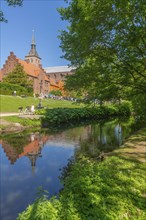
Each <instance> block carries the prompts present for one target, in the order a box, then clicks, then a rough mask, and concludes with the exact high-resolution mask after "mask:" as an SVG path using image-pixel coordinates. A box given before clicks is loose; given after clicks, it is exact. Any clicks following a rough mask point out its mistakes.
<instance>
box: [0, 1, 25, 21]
mask: <svg viewBox="0 0 146 220" xmlns="http://www.w3.org/2000/svg"><path fill="white" fill-rule="evenodd" d="M5 1H6V2H7V5H8V6H13V7H15V6H22V3H23V0H5ZM0 22H7V19H5V17H4V13H3V11H1V10H0Z"/></svg>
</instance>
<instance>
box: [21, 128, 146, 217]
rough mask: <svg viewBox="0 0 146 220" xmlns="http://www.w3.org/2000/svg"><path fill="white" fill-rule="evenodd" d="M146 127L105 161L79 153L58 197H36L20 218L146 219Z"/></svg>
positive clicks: (64, 177) (63, 177)
mask: <svg viewBox="0 0 146 220" xmlns="http://www.w3.org/2000/svg"><path fill="white" fill-rule="evenodd" d="M145 156H146V128H144V129H141V130H139V131H138V132H136V133H135V134H133V135H132V136H131V137H130V138H128V139H127V141H126V142H125V144H124V145H123V146H121V147H120V148H119V149H118V150H115V151H114V152H113V153H112V154H107V155H106V158H105V159H104V160H103V161H102V162H98V161H97V160H95V159H91V158H88V157H85V156H83V155H81V154H80V155H76V163H75V164H73V165H72V166H71V167H70V168H69V173H68V175H67V176H64V175H62V177H61V180H62V181H63V183H64V189H63V190H62V191H61V192H60V194H59V197H58V199H57V198H52V199H50V200H47V199H46V198H45V197H44V196H41V198H40V199H38V200H36V202H35V203H34V204H32V205H31V206H29V207H28V208H27V210H26V211H24V212H23V213H22V214H20V215H19V217H18V219H19V220H22V219H23V220H34V219H35V220H36V219H39V220H43V219H48V220H49V219H51V220H60V219H70V220H82V219H84V220H88V219H93V220H96V219H105V220H114V219H128V220H133V219H137V220H144V219H146V210H145V202H146V188H145V187H146V184H145V174H146V172H145V158H146V157H145Z"/></svg>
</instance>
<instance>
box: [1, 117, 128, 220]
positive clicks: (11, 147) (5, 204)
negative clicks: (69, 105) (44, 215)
mask: <svg viewBox="0 0 146 220" xmlns="http://www.w3.org/2000/svg"><path fill="white" fill-rule="evenodd" d="M131 133H132V120H131V119H129V120H128V121H126V122H121V121H119V120H118V119H116V120H114V121H110V122H106V123H103V122H102V123H96V124H90V125H86V126H80V127H76V128H72V129H67V130H65V131H61V132H58V133H56V134H49V133H46V132H43V133H42V132H40V133H38V132H32V133H29V134H24V133H22V134H21V133H20V134H11V135H9V136H6V137H3V139H2V140H1V145H0V152H1V154H0V165H1V168H0V177H1V180H0V187H1V188H0V189H1V207H0V211H1V220H15V219H16V217H17V216H18V213H20V212H22V211H23V210H24V209H25V208H26V207H27V206H28V204H31V203H32V202H33V201H34V199H35V198H36V189H37V188H38V187H39V186H43V188H44V189H46V190H48V191H49V196H52V195H57V194H58V192H59V190H60V189H61V188H62V187H63V186H62V185H61V183H60V181H59V176H60V175H61V169H63V168H64V167H65V166H67V164H68V161H69V159H70V158H71V157H73V156H75V155H76V153H77V152H78V151H80V152H82V153H85V154H88V155H90V156H92V157H98V156H99V154H100V152H108V151H112V150H113V149H115V148H117V147H119V146H120V145H121V144H122V143H123V141H124V139H125V138H126V137H128V136H129V135H130V134H131Z"/></svg>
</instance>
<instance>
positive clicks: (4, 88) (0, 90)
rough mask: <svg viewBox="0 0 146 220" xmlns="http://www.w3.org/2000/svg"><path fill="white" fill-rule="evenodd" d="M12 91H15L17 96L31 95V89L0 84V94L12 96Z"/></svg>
mask: <svg viewBox="0 0 146 220" xmlns="http://www.w3.org/2000/svg"><path fill="white" fill-rule="evenodd" d="M14 91H17V95H24V94H25V95H32V89H29V90H28V89H26V88H25V87H22V86H20V85H16V84H10V83H4V82H1V83H0V94H3V95H12V93H13V92H14Z"/></svg>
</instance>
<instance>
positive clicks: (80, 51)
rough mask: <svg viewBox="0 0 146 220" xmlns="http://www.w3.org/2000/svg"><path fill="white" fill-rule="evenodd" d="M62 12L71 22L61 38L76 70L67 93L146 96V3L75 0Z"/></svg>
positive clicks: (139, 0)
mask: <svg viewBox="0 0 146 220" xmlns="http://www.w3.org/2000/svg"><path fill="white" fill-rule="evenodd" d="M58 11H59V13H60V15H61V18H62V19H63V20H67V21H68V22H69V26H68V28H67V30H62V31H61V34H60V36H59V37H60V39H61V45H60V46H61V48H62V50H63V53H64V55H63V57H64V58H66V59H67V60H69V61H70V62H71V65H73V66H76V67H77V70H76V73H75V74H74V75H72V76H70V77H69V78H68V80H67V83H66V88H69V89H74V88H75V89H83V90H86V91H88V90H90V89H91V87H92V88H93V87H94V88H95V90H96V91H97V92H96V93H97V94H98V96H103V98H104V99H108V98H110V96H111V98H112V97H113V96H116V95H117V96H118V97H123V96H124V97H125V96H127V97H128V98H129V97H135V98H136V96H137V95H141V96H143V95H144V96H145V94H146V16H145V15H146V4H145V0H119V1H117V0H103V1H100V0H72V1H70V2H69V3H68V7H66V8H60V9H58ZM94 93H95V91H94ZM145 100H146V98H145Z"/></svg>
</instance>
